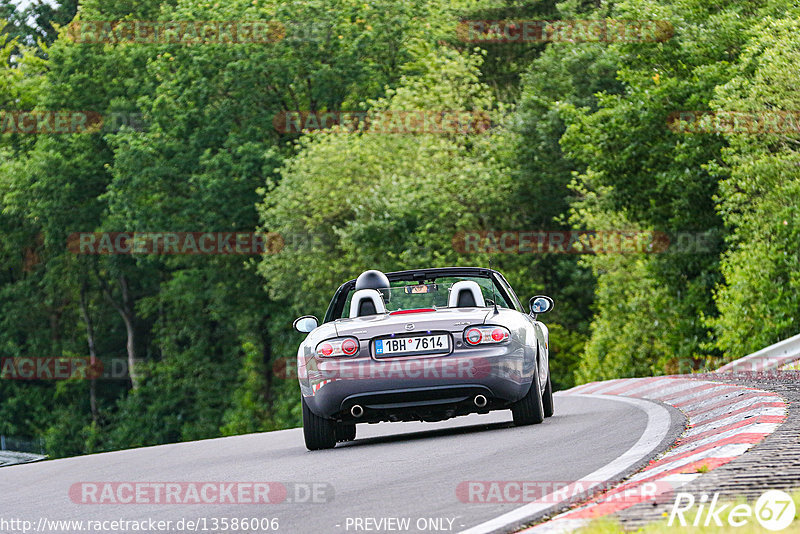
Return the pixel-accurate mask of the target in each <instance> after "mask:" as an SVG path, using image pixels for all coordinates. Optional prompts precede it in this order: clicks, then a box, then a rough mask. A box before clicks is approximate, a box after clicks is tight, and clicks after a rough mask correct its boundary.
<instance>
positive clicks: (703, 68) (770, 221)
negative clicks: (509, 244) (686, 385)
mask: <svg viewBox="0 0 800 534" xmlns="http://www.w3.org/2000/svg"><path fill="white" fill-rule="evenodd" d="M76 11H77V19H76V20H81V21H104V20H122V19H128V20H149V21H154V20H160V21H170V20H183V21H187V20H199V21H214V20H217V21H219V20H239V21H279V22H281V23H282V24H283V26H282V27H283V28H284V30H285V35H284V36H283V38H282V39H279V40H276V41H275V42H270V43H244V44H230V43H204V44H192V45H189V44H184V43H160V44H156V43H150V44H141V43H135V42H122V43H114V44H110V43H105V44H98V43H85V42H79V41H76V40H75V39H73V38H71V37H70V35H69V34H68V32H67V30H66V29H65V28H64V26H65V25H66V24H68V23H69V21H70V20H71V19H72V17H73V16H74V15H75V13H76ZM798 15H800V12H798V10H797V8H796V7H793V5H792V4H791V3H790V2H788V1H786V0H764V1H761V2H748V3H741V2H737V1H734V0H730V1H715V2H711V3H709V2H707V1H705V0H669V1H667V2H654V1H652V0H627V1H625V2H621V3H614V4H612V3H599V2H596V3H595V2H593V3H586V2H577V1H567V2H563V3H561V4H555V3H552V2H534V3H525V2H516V1H511V2H508V1H500V0H460V1H457V2H449V3H441V2H434V1H431V0H404V1H398V0H371V1H369V2H364V1H351V0H303V1H297V2H282V1H278V0H233V1H230V2H219V3H210V2H197V1H195V0H177V1H173V2H165V3H160V2H156V1H154V0H134V1H130V2H124V3H121V2H116V1H113V0H90V1H87V2H84V3H81V6H80V9H79V10H78V8H77V3H76V2H66V1H65V2H60V3H59V4H58V5H57V6H56V7H52V6H50V5H49V4H47V3H44V2H35V3H33V4H32V5H31V6H30V7H29V8H27V9H26V10H25V11H20V10H17V9H14V5H13V3H12V2H7V1H6V2H0V16H1V17H2V18H3V19H5V20H6V21H7V24H5V26H4V28H3V29H2V30H1V33H0V66H2V68H1V69H0V110H2V111H3V112H4V113H6V114H8V113H11V112H14V111H28V110H39V111H43V110H52V111H58V110H83V111H91V112H94V113H99V114H100V115H103V116H105V117H110V116H114V114H117V115H118V116H124V117H136V118H137V119H136V120H135V121H130V122H128V125H127V126H122V127H119V128H113V129H104V130H102V131H99V132H97V131H92V132H82V133H76V134H39V135H31V134H27V135H26V134H23V133H19V132H13V131H9V130H3V131H0V236H2V238H3V239H2V240H1V241H0V359H3V358H12V357H55V356H58V357H61V356H64V357H88V356H93V357H95V356H96V358H98V359H99V360H101V361H102V362H104V363H105V364H106V367H108V368H111V367H112V366H119V365H120V364H122V366H123V367H125V366H128V368H129V369H131V370H132V372H131V373H129V375H124V376H121V377H118V378H117V379H113V380H101V379H98V380H79V379H74V380H66V381H53V380H49V381H48V380H35V381H21V380H10V379H0V434H4V435H10V436H15V437H20V438H23V439H30V440H33V439H43V440H44V442H45V445H46V449H47V452H48V453H49V454H51V455H53V456H65V455H72V454H80V453H84V452H93V451H99V450H110V449H115V448H123V447H132V446H142V445H150V444H158V443H166V442H173V441H180V440H190V439H201V438H208V437H215V436H220V435H230V434H237V433H243V432H256V431H264V430H271V429H276V428H285V427H289V426H294V425H297V424H298V423H299V403H298V391H297V384H296V381H295V379H294V377H293V376H292V373H291V366H292V364H291V362H292V361H293V357H294V354H295V351H296V347H297V344H298V343H299V341H300V340H301V337H300V335H299V334H297V333H295V332H293V331H291V321H292V319H293V318H295V317H296V316H298V315H301V314H306V313H311V314H315V315H317V316H321V315H322V314H323V313H324V310H325V307H326V305H327V302H328V300H329V299H330V297H331V295H332V293H333V291H334V290H335V288H336V287H337V286H338V285H339V284H340V283H342V282H343V281H345V280H347V279H349V278H352V277H354V276H356V275H357V274H358V273H359V272H361V271H362V270H364V269H367V268H378V269H382V270H386V271H390V270H397V269H405V268H414V267H422V266H446V265H487V263H488V262H489V261H490V259H491V261H492V265H493V266H494V267H496V268H498V269H499V270H501V271H502V272H504V273H505V274H506V276H507V278H508V279H509V281H510V282H511V284H512V285H513V286H514V287H515V289H516V290H517V292H518V293H519V295H520V297H521V298H522V299H523V300H526V299H527V298H528V297H530V296H532V295H534V294H537V293H546V294H549V295H551V296H553V297H554V299H555V301H556V308H555V310H554V311H553V313H551V314H550V315H548V316H547V322H548V324H549V326H550V331H551V339H552V351H553V357H552V369H553V379H554V385H555V386H556V387H557V388H566V387H570V386H571V385H574V384H575V383H578V382H583V381H587V380H595V379H604V378H613V377H620V376H641V375H649V374H663V373H671V372H678V371H684V372H685V371H687V370H689V369H699V368H707V367H713V366H716V365H717V364H718V363H719V362H721V361H725V360H726V359H731V358H734V357H738V356H741V355H743V354H746V353H748V352H750V351H753V350H756V349H758V348H761V347H763V346H764V345H766V344H769V343H772V342H775V341H777V340H779V339H782V338H784V337H786V336H788V335H791V334H794V333H796V330H797V329H796V327H795V324H796V323H797V317H798V313H800V309H799V306H800V301H798V296H797V295H798V287H800V267H798V265H800V263H799V262H800V252H799V250H800V249H798V247H797V242H798V234H799V233H800V222H798V221H797V220H795V215H797V210H798V206H800V171H799V170H798V169H800V165H799V164H800V155H799V154H798V150H799V149H798V147H800V132H798V126H797V123H795V130H794V131H791V130H787V131H784V132H777V133H769V134H753V133H742V132H738V133H737V132H726V131H717V132H715V131H705V132H694V133H687V132H680V131H675V129H674V128H672V129H671V128H670V127H668V126H669V125H668V117H670V116H671V115H670V114H672V113H674V112H679V111H687V110H688V111H695V110H698V111H703V110H717V111H726V110H732V111H741V112H753V113H761V112H767V111H769V112H775V111H778V112H781V111H782V112H794V113H796V114H797V113H798V111H800V90H798V85H797V82H796V80H797V78H798V74H800V71H798V68H799V67H798V65H800V52H799V51H800V37H798V35H800V33H798V30H800V23H798ZM597 18H612V19H648V20H653V19H658V20H667V21H669V22H670V23H671V24H672V26H673V27H674V35H672V36H671V38H669V39H666V40H664V41H663V42H649V43H641V42H611V43H607V42H583V43H575V42H553V43H547V44H545V43H502V42H501V43H476V42H465V41H464V40H462V39H461V38H462V37H463V32H462V33H460V30H459V24H458V22H459V21H460V20H478V19H486V20H501V19H549V20H553V19H565V20H567V19H597ZM59 28H60V29H59ZM462 29H463V28H462ZM339 110H344V111H363V112H364V113H366V114H367V117H368V118H369V119H370V120H372V121H376V120H378V119H379V118H380V117H385V116H387V114H390V113H394V114H402V113H403V112H414V111H419V110H426V111H428V112H444V111H453V112H465V113H466V112H468V113H473V114H474V116H490V117H491V118H492V128H491V129H489V130H487V131H480V132H476V131H474V130H473V131H458V130H450V131H446V132H438V133H437V132H430V131H427V132H420V133H403V134H398V133H376V132H370V131H364V130H358V131H352V130H350V129H348V128H346V127H344V126H340V127H333V128H330V129H326V130H322V131H310V132H306V133H303V134H297V133H292V132H284V131H280V129H278V128H275V127H274V126H273V119H274V118H275V117H276V116H281V115H280V114H281V113H285V112H292V111H310V112H326V111H339ZM795 116H796V117H800V115H795ZM795 120H798V119H795ZM570 229H581V230H586V229H588V230H598V231H655V232H663V233H666V234H667V235H669V236H671V237H673V239H674V238H675V236H688V237H689V238H690V241H691V242H690V245H689V246H684V247H682V248H680V247H672V248H670V249H668V250H667V251H666V252H664V253H626V254H617V253H608V254H583V255H578V254H558V253H546V254H541V253H540V254H514V253H490V252H480V253H464V252H462V251H460V250H459V248H458V247H457V246H454V237H455V236H458V235H460V233H461V232H473V231H483V230H486V231H488V230H493V231H533V230H548V231H549V230H570ZM120 231H125V232H237V231H241V232H248V231H249V232H252V231H262V232H270V233H278V234H280V235H281V236H282V238H283V242H284V247H283V249H282V250H281V251H280V252H277V253H273V252H274V251H271V252H270V253H267V254H264V255H262V256H249V257H248V256H243V255H235V254H231V255H180V254H178V255H153V254H133V255H81V254H75V253H74V252H73V251H71V250H69V249H68V247H67V240H68V237H69V236H70V234H72V233H76V232H120ZM287 362H289V363H288V366H287ZM287 369H288V371H287Z"/></svg>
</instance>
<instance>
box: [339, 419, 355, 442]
mask: <svg viewBox="0 0 800 534" xmlns="http://www.w3.org/2000/svg"><path fill="white" fill-rule="evenodd" d="M354 439H356V425H351V424H347V423H339V424H337V425H336V441H353V440H354Z"/></svg>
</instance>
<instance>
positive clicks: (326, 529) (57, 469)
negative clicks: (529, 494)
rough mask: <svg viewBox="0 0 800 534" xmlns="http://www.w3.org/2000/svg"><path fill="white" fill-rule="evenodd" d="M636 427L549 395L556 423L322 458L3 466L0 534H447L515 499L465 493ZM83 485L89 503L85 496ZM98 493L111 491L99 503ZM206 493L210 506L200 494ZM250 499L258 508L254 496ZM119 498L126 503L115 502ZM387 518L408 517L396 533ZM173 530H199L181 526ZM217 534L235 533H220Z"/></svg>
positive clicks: (256, 450) (226, 450) (104, 458)
mask: <svg viewBox="0 0 800 534" xmlns="http://www.w3.org/2000/svg"><path fill="white" fill-rule="evenodd" d="M647 423H648V416H647V414H646V413H645V412H644V411H643V410H642V409H641V408H639V407H637V406H634V405H631V404H627V403H623V402H618V401H615V400H611V399H608V400H606V399H597V398H589V397H579V396H576V397H570V396H564V397H562V396H557V397H556V415H555V416H553V417H552V418H549V419H547V420H546V421H545V422H544V423H543V424H540V425H533V426H529V427H522V428H517V427H513V426H511V412H509V411H503V412H494V413H492V414H489V415H473V416H469V417H462V418H457V419H451V420H449V421H445V422H441V423H383V424H379V425H359V427H358V438H357V439H356V441H354V442H352V443H348V444H340V445H338V446H337V447H336V448H335V449H333V450H327V451H317V452H308V451H306V449H305V447H304V445H303V438H302V430H301V429H293V430H284V431H279V432H270V433H263V434H251V435H246V436H237V437H231V438H221V439H214V440H206V441H199V442H191V443H181V444H174V445H162V446H158V447H148V448H141V449H134V450H127V451H119V452H112V453H105V454H96V455H91V456H83V457H77V458H68V459H63V460H54V461H46V462H39V463H35V464H27V465H19V466H12V467H5V468H0V488H2V491H0V532H9V533H14V534H16V533H17V532H22V531H23V529H22V528H21V527H23V526H24V524H23V523H9V521H11V520H17V521H30V522H31V525H32V528H31V530H34V529H36V528H39V529H40V530H39V531H40V532H41V531H42V530H44V531H49V532H76V531H78V530H79V528H78V526H77V525H76V524H73V525H71V526H70V525H52V524H48V522H49V521H53V520H79V521H80V520H83V521H87V520H92V521H96V520H100V521H106V523H105V524H97V523H95V524H93V525H90V524H89V523H85V524H84V525H83V528H84V529H86V528H89V527H90V526H91V527H92V528H93V529H94V531H103V532H133V531H135V530H134V529H133V528H131V527H132V525H131V524H128V525H125V524H119V525H116V524H112V523H109V521H114V520H123V521H125V520H128V521H130V520H133V521H149V520H151V519H152V520H153V521H154V522H157V521H172V524H171V525H169V528H168V529H167V530H166V531H169V532H188V531H198V532H222V531H223V526H224V523H223V522H221V520H222V519H223V518H229V525H232V523H231V520H232V518H263V519H264V520H268V519H272V518H276V519H277V520H278V522H277V532H288V533H324V534H327V533H338V532H342V533H345V532H403V531H405V532H420V531H424V532H459V531H462V530H464V529H467V528H470V527H474V526H475V525H479V524H481V523H483V522H485V521H488V520H490V519H492V518H495V517H497V516H499V515H501V514H504V513H506V512H510V511H512V510H514V509H518V508H519V507H520V506H522V505H523V504H524V503H521V502H505V503H499V502H490V503H485V502H464V501H469V500H470V499H471V500H473V501H476V500H480V499H481V498H484V499H487V498H488V499H489V500H494V501H497V500H498V498H497V497H500V499H501V500H502V498H503V495H502V493H501V494H498V493H496V491H497V489H498V488H499V489H500V490H501V492H502V491H506V492H507V495H506V496H507V497H510V498H511V500H517V501H518V500H519V498H518V496H519V493H518V492H517V491H516V490H515V487H514V486H513V485H507V484H506V485H495V486H494V487H493V486H492V485H491V484H484V485H482V486H475V485H473V486H468V483H469V481H520V480H526V481H537V482H551V483H552V482H558V483H568V482H572V481H575V480H579V479H582V478H585V477H587V475H590V474H591V473H594V472H595V471H597V470H598V469H601V468H603V466H606V465H607V464H609V463H610V462H612V461H614V460H615V459H617V458H618V457H620V455H621V454H623V453H624V452H626V451H627V450H628V449H630V448H631V447H632V446H633V445H634V444H636V443H637V440H640V438H641V437H642V435H643V433H644V432H645V428H646V426H647ZM106 482H131V483H134V482H139V483H142V482H145V483H153V484H156V485H158V484H160V483H172V482H195V483H197V484H196V485H195V487H200V485H201V484H203V483H206V482H241V483H248V482H279V483H282V484H283V486H279V485H272V486H270V488H271V489H270V493H269V494H268V495H267V497H270V496H271V497H270V498H271V499H273V500H274V499H276V498H277V499H279V500H282V501H283V502H280V503H267V504H239V503H238V502H237V503H236V504H230V502H229V501H228V502H226V503H224V504H186V502H187V501H188V502H190V503H193V502H196V501H193V500H191V498H189V493H188V491H189V489H188V487H187V486H181V488H182V489H181V490H180V494H179V496H178V497H176V498H180V499H183V502H182V503H181V504H175V503H171V504H165V503H163V501H162V503H161V504H152V500H154V499H155V497H153V496H154V495H158V492H159V491H161V490H160V489H153V488H155V487H156V486H152V485H148V486H147V488H149V489H145V490H143V492H144V493H142V496H140V497H133V493H132V492H133V491H135V490H131V489H130V488H127V487H126V488H125V489H124V490H123V489H122V488H121V486H119V485H111V484H103V483H106ZM87 483H88V484H87ZM95 487H96V488H97V493H91V492H89V491H90V490H87V488H95ZM281 487H285V488H286V489H287V495H286V499H285V500H283V499H282V498H281V497H282V494H281V490H280V488H281ZM543 487H547V486H543ZM466 488H472V489H473V492H472V493H469V491H468V489H466ZM217 489H218V491H224V490H219V486H217ZM239 489H241V488H239ZM239 489H236V490H235V491H233V494H234V499H242V500H247V499H248V498H253V497H254V495H253V494H252V493H250V492H248V491H247V489H246V485H245V491H244V493H243V494H242V495H243V496H241V497H239V496H238V494H236V492H237V491H239ZM104 490H106V491H109V492H111V493H107V494H105V497H104V496H103V491H104ZM148 491H149V492H150V493H147V492H148ZM164 491H165V492H166V490H164ZM254 491H255V490H254ZM459 491H460V493H459ZM493 492H494V493H493ZM209 495H210V496H211V500H212V501H213V500H214V497H215V495H214V493H213V490H212V492H211V493H210V494H209ZM259 495H260V496H261V498H262V499H263V497H264V493H263V490H262V492H261V493H260V494H259ZM492 496H494V499H492V498H491V497H492ZM92 498H95V499H98V500H100V501H103V502H105V503H106V504H94V503H92ZM129 498H133V499H134V503H131V504H120V503H119V501H121V500H126V499H129ZM159 498H160V499H164V498H166V495H160V497H159ZM147 500H150V502H151V503H150V504H145V503H143V501H147ZM223 500H225V499H223ZM136 501H139V502H136ZM290 501H291V502H290ZM298 501H301V502H298ZM309 501H311V502H309ZM313 501H316V502H313ZM84 502H88V504H84ZM109 502H111V503H110V504H109ZM390 518H398V519H400V520H406V519H407V520H408V526H407V527H406V526H405V524H404V523H402V522H395V521H394V520H392V519H390ZM181 519H183V520H184V521H197V522H198V523H197V524H196V525H194V526H192V525H188V526H187V524H186V523H184V524H182V525H181V524H178V523H177V522H178V521H180V520H181ZM4 521H5V523H4ZM153 525H156V526H155V529H158V528H159V526H158V525H157V524H156V523H152V524H150V528H145V529H144V530H145V531H157V530H152V528H153ZM267 525H268V522H265V521H262V522H260V525H259V528H258V529H257V531H259V532H269V531H270V529H271V528H272V527H268V526H267ZM59 526H60V527H61V528H58V527H59ZM126 526H127V527H128V528H125V527H126ZM141 526H146V525H141ZM141 526H140V527H139V528H141ZM250 526H251V527H252V526H253V525H250ZM265 526H267V528H264V527H265ZM272 526H273V527H274V526H275V525H274V524H273V525H272ZM48 527H49V528H48ZM98 527H99V528H100V530H97V528H98ZM189 527H192V528H189ZM214 527H216V528H214ZM134 528H135V527H134ZM84 531H85V530H84ZM250 531H251V532H252V531H253V530H250ZM228 532H236V530H235V529H232V528H230V526H229V529H228ZM239 532H242V530H239Z"/></svg>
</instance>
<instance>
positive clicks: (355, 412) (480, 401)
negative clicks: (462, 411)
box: [350, 395, 489, 419]
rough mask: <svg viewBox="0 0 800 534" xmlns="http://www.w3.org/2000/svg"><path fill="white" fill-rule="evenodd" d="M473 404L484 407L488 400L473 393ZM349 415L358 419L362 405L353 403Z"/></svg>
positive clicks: (361, 412) (362, 411) (362, 413)
mask: <svg viewBox="0 0 800 534" xmlns="http://www.w3.org/2000/svg"><path fill="white" fill-rule="evenodd" d="M472 402H473V404H475V406H477V407H478V408H485V407H486V405H487V404H489V400H488V399H487V398H486V397H485V396H483V395H475V397H473V398H472ZM350 415H352V416H353V417H355V418H356V419H359V418H360V417H361V416H363V415H364V407H363V406H361V405H360V404H354V405H353V407H352V408H350Z"/></svg>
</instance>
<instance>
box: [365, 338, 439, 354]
mask: <svg viewBox="0 0 800 534" xmlns="http://www.w3.org/2000/svg"><path fill="white" fill-rule="evenodd" d="M447 352H450V336H448V335H447V334H437V335H428V336H411V337H398V338H392V339H377V340H375V357H377V358H380V357H386V356H411V355H415V354H439V353H447Z"/></svg>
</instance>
